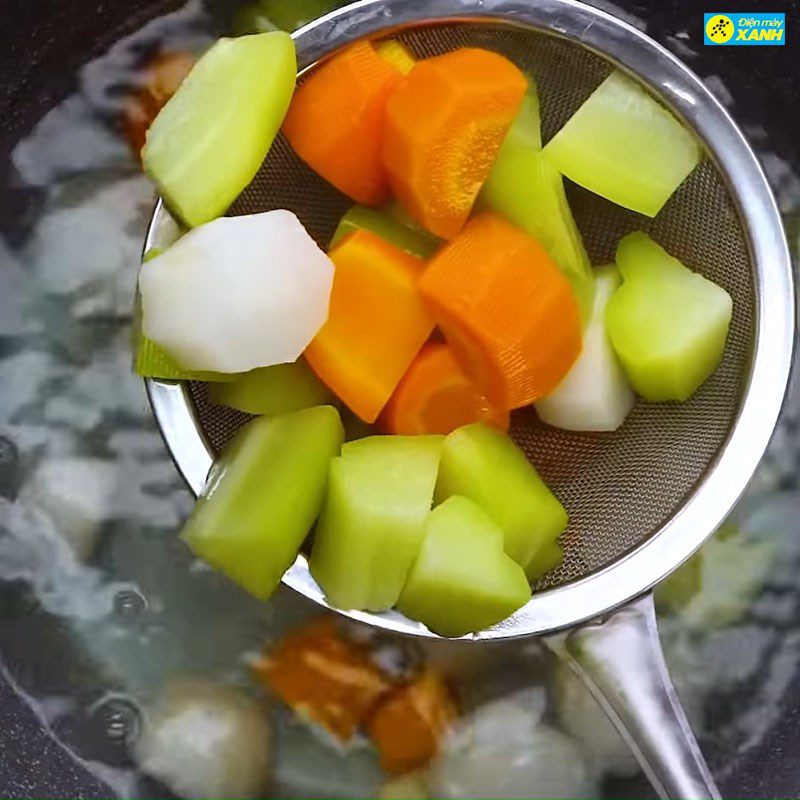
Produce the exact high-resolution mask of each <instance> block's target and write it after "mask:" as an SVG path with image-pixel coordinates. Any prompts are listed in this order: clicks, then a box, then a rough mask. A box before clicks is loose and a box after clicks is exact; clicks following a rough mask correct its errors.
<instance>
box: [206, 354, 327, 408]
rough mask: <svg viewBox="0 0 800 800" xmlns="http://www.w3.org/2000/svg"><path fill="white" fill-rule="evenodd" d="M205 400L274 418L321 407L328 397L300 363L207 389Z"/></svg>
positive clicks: (243, 376)
mask: <svg viewBox="0 0 800 800" xmlns="http://www.w3.org/2000/svg"><path fill="white" fill-rule="evenodd" d="M208 399H209V400H210V401H211V402H212V403H216V404H217V405H221V406H228V407H230V408H236V409H238V410H239V411H244V412H245V413H246V414H262V415H264V416H265V417H275V416H277V415H279V414H288V413H290V412H292V411H300V410H301V409H303V408H311V407H312V406H321V405H324V404H325V403H328V402H330V400H331V394H330V392H329V391H328V390H327V388H326V387H325V386H323V385H322V383H320V381H319V378H317V376H316V375H315V374H314V373H313V372H312V371H311V368H310V367H309V366H308V364H306V362H305V361H304V360H303V359H300V360H299V361H296V362H295V363H294V364H277V365H275V366H274V367H263V368H262V369H254V370H252V371H251V372H246V373H245V374H244V375H241V376H239V377H237V378H236V380H234V381H232V382H230V383H220V384H217V385H214V386H210V387H209V389H208Z"/></svg>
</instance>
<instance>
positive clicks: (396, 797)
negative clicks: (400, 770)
mask: <svg viewBox="0 0 800 800" xmlns="http://www.w3.org/2000/svg"><path fill="white" fill-rule="evenodd" d="M429 798H430V794H429V793H428V783H427V780H426V778H425V771H424V770H420V771H419V772H409V773H406V774H405V775H398V776H397V777H395V778H390V779H389V780H387V781H384V783H383V784H382V785H381V789H380V791H379V792H378V800H429Z"/></svg>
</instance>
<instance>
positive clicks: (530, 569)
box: [525, 542, 564, 582]
mask: <svg viewBox="0 0 800 800" xmlns="http://www.w3.org/2000/svg"><path fill="white" fill-rule="evenodd" d="M563 560H564V550H563V549H562V547H561V545H560V544H559V543H558V542H551V543H550V544H546V545H545V546H544V547H542V548H541V549H540V550H539V551H538V552H537V553H536V554H535V555H534V557H533V558H532V559H531V561H530V563H529V564H528V566H527V567H526V569H525V575H526V576H527V578H528V580H529V581H531V582H533V581H537V580H539V578H542V577H544V576H545V575H547V573H548V572H550V571H551V570H554V569H555V568H556V567H557V566H558V565H559V564H560V563H561V562H562V561H563Z"/></svg>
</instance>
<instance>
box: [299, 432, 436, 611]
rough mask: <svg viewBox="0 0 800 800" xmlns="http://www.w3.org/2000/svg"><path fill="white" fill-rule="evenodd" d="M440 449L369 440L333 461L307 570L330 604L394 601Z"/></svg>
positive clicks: (415, 544)
mask: <svg viewBox="0 0 800 800" xmlns="http://www.w3.org/2000/svg"><path fill="white" fill-rule="evenodd" d="M442 442H443V437H441V436H370V437H367V438H366V439H359V440H357V441H355V442H348V443H347V444H346V445H345V446H344V447H343V448H342V455H341V458H337V459H334V461H333V462H332V464H331V469H330V479H329V482H328V493H327V497H326V500H325V507H324V510H323V512H322V516H321V517H320V520H319V523H318V524H317V530H316V534H315V536H314V547H313V549H312V552H311V561H310V565H309V566H310V568H311V574H312V575H313V576H314V578H315V579H316V580H317V582H318V583H319V585H320V586H321V587H322V589H323V590H324V591H325V594H326V595H327V597H328V600H329V601H330V603H331V604H332V605H335V606H337V607H338V608H345V609H347V608H355V609H367V610H369V611H384V610H386V609H387V608H391V607H392V606H393V605H394V604H395V603H396V602H397V598H398V597H399V596H400V591H401V589H402V588H403V584H404V583H405V581H406V576H407V575H408V571H409V569H410V568H411V564H412V563H413V561H414V558H415V557H416V555H417V552H418V551H419V546H420V542H421V541H422V535H423V525H424V522H425V517H426V515H427V514H428V512H429V511H430V508H431V501H432V499H433V488H434V485H435V483H436V472H437V469H438V466H439V457H440V454H441V450H442Z"/></svg>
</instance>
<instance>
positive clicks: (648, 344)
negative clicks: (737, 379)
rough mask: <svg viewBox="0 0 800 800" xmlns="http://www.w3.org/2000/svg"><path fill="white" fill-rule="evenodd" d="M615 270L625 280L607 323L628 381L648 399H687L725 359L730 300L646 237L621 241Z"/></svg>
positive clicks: (638, 234) (631, 236)
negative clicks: (617, 270) (618, 270)
mask: <svg viewBox="0 0 800 800" xmlns="http://www.w3.org/2000/svg"><path fill="white" fill-rule="evenodd" d="M617 266H618V267H619V269H620V272H621V273H622V277H623V279H624V281H625V282H624V283H623V285H622V286H621V287H620V289H618V290H617V292H616V294H615V295H614V296H613V297H612V298H611V300H610V302H609V304H608V308H607V310H606V326H607V329H608V335H609V337H610V338H611V343H612V344H613V346H614V349H615V350H616V351H617V355H618V356H619V357H620V360H621V361H622V366H623V367H624V368H625V372H626V373H627V375H628V379H629V380H630V382H631V383H632V384H633V388H634V389H635V390H636V391H637V392H638V393H639V394H640V395H641V396H642V397H644V398H645V399H646V400H650V401H654V402H656V401H661V400H686V399H687V398H689V397H691V395H692V394H694V392H695V391H696V390H697V389H698V388H699V387H700V385H701V384H702V383H703V382H704V381H705V380H706V379H707V378H708V377H709V375H711V373H712V372H713V371H714V370H715V369H716V368H717V365H718V364H719V362H720V361H721V359H722V355H723V353H724V351H725V342H726V340H727V338H728V328H729V327H730V323H731V315H732V313H733V301H732V300H731V297H730V295H729V294H728V293H727V292H726V291H725V290H724V289H723V288H722V287H720V286H717V285H716V284H715V283H712V282H711V281H710V280H708V279H707V278H704V277H703V276H702V275H699V274H697V273H696V272H692V271H691V270H690V269H687V268H686V267H685V266H684V265H683V264H681V262H680V261H678V259H677V258H673V257H672V256H671V255H669V253H667V251H666V250H664V248H663V247H661V246H660V245H658V244H656V243H655V242H654V241H653V240H652V239H651V238H650V237H649V236H648V235H647V234H646V233H642V232H636V233H631V234H629V235H628V236H626V237H625V238H624V239H623V240H622V241H621V242H620V243H619V246H618V248H617Z"/></svg>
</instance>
